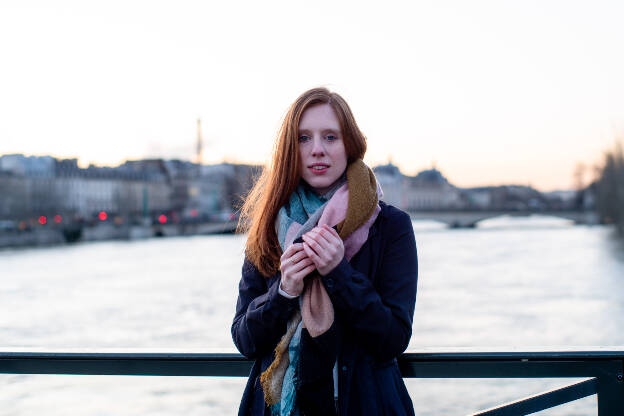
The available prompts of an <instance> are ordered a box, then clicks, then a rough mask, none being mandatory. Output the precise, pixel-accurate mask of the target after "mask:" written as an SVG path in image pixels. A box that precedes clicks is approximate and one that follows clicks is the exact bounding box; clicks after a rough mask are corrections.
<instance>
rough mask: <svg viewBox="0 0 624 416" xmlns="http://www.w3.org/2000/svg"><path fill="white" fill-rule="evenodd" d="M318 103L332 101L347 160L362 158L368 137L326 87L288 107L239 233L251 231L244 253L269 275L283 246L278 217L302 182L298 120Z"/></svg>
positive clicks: (246, 205) (341, 100)
mask: <svg viewBox="0 0 624 416" xmlns="http://www.w3.org/2000/svg"><path fill="white" fill-rule="evenodd" d="M315 104H329V105H330V106H331V107H332V108H333V110H334V112H335V113H336V116H337V118H338V121H339V122H340V129H341V133H342V137H343V141H344V146H345V151H346V154H347V163H351V162H353V161H354V160H357V159H363V158H364V153H366V137H365V136H364V134H362V132H361V131H360V129H359V127H358V126H357V123H356V122H355V118H354V117H353V113H352V112H351V109H350V108H349V105H348V104H347V102H346V101H345V100H344V98H342V97H341V96H340V95H338V94H336V93H335V92H330V91H329V90H328V89H327V88H313V89H311V90H308V91H306V92H304V93H303V94H301V95H300V96H299V97H298V98H297V99H296V100H295V102H294V103H292V105H291V106H290V108H289V109H288V112H287V113H286V116H285V117H284V120H283V121H282V125H281V127H280V129H279V131H278V134H277V138H276V142H275V145H274V150H273V157H272V160H271V164H270V165H269V166H267V167H266V168H265V169H264V170H263V172H262V175H261V176H260V178H259V179H258V181H257V182H256V184H255V185H254V187H253V188H252V190H251V191H250V192H249V194H248V195H247V198H246V199H245V203H244V204H243V207H242V210H241V218H240V221H239V224H238V230H239V232H246V231H248V232H249V235H248V237H247V245H246V249H245V255H246V256H247V258H248V259H249V260H250V261H251V262H252V263H253V264H254V265H255V266H256V267H257V268H258V270H259V271H260V273H262V274H263V275H264V276H266V277H269V276H272V275H274V274H275V273H277V271H278V270H279V266H280V264H279V263H280V257H281V255H282V249H281V248H280V245H279V242H278V240H277V232H276V230H275V220H276V218H277V213H278V211H279V209H280V208H281V207H282V206H283V205H285V204H286V203H287V202H288V199H289V198H290V195H291V194H292V193H293V192H294V190H295V189H296V188H297V186H298V185H299V180H300V178H301V177H300V174H299V172H300V167H299V166H300V160H299V141H298V138H299V120H300V119H301V114H303V112H304V111H305V110H306V109H307V108H308V107H310V106H312V105H315Z"/></svg>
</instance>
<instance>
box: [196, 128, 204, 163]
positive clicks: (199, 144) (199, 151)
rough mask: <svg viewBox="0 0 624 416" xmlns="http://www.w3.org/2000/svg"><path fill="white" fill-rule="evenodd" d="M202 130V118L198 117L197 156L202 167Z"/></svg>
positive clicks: (197, 160)
mask: <svg viewBox="0 0 624 416" xmlns="http://www.w3.org/2000/svg"><path fill="white" fill-rule="evenodd" d="M202 142H203V139H202V130H201V118H199V117H197V148H196V151H197V154H196V160H195V161H196V162H197V163H198V164H199V165H201V164H202V162H203V154H202V153H203V148H202Z"/></svg>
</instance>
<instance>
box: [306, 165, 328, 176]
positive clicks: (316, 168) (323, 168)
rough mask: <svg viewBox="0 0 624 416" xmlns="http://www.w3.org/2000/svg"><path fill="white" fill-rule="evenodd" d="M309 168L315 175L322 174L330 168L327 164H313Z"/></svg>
mask: <svg viewBox="0 0 624 416" xmlns="http://www.w3.org/2000/svg"><path fill="white" fill-rule="evenodd" d="M308 169H309V170H310V172H312V173H313V174H315V175H322V174H324V173H325V172H327V170H328V169H329V166H327V165H312V166H309V167H308Z"/></svg>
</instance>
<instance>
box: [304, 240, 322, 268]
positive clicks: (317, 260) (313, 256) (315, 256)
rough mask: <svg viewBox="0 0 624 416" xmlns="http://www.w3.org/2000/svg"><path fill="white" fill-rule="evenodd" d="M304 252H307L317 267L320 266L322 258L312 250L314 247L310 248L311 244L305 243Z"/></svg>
mask: <svg viewBox="0 0 624 416" xmlns="http://www.w3.org/2000/svg"><path fill="white" fill-rule="evenodd" d="M303 250H304V251H305V252H306V254H307V255H308V257H309V258H310V259H311V260H312V262H314V264H315V265H316V266H318V265H319V264H320V263H321V258H320V257H319V255H318V254H316V252H315V251H314V250H313V249H312V247H310V244H308V243H303Z"/></svg>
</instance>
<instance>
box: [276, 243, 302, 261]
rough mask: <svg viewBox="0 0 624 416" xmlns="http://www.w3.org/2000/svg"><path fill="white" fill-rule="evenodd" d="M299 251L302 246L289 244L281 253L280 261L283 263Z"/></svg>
mask: <svg viewBox="0 0 624 416" xmlns="http://www.w3.org/2000/svg"><path fill="white" fill-rule="evenodd" d="M301 250H303V246H302V245H301V243H295V244H291V245H290V246H289V247H288V248H286V250H285V251H284V252H283V253H282V256H281V257H280V261H281V262H284V261H285V260H286V259H288V258H290V257H291V256H292V255H294V254H295V253H297V252H298V251H301Z"/></svg>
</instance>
